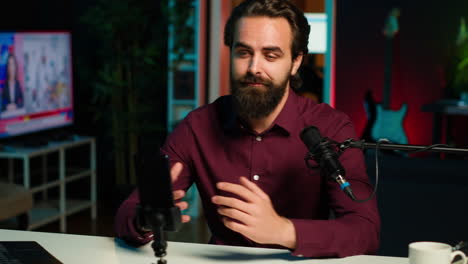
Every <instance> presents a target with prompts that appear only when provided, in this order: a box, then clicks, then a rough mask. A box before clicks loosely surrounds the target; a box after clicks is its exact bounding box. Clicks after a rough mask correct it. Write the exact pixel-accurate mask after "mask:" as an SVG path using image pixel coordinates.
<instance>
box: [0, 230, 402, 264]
mask: <svg viewBox="0 0 468 264" xmlns="http://www.w3.org/2000/svg"><path fill="white" fill-rule="evenodd" d="M0 241H36V242H38V243H39V244H41V246H42V247H44V248H45V249H46V250H47V251H49V252H50V253H51V254H52V255H54V256H55V257H56V258H57V259H59V260H60V261H61V262H63V263H66V264H73V263H77V264H78V263H79V264H82V263H89V264H92V263H99V264H102V263H107V264H112V263H133V264H139V263H141V264H150V263H155V262H156V258H155V257H154V253H153V250H152V248H151V246H150V244H147V245H145V246H142V247H139V248H133V247H130V246H128V245H126V244H125V243H124V242H123V241H122V240H120V239H116V238H112V237H97V236H82V235H69V234H57V233H42V232H31V231H16V230H4V229H0ZM166 259H167V261H168V264H178V263H181V264H198V263H199V264H210V263H231V264H233V263H235V264H240V263H252V264H261V263H265V264H266V263H268V264H280V263H291V262H294V263H307V264H408V259H407V258H398V257H380V256H353V257H348V258H343V259H306V258H298V257H293V256H291V254H290V253H289V251H287V250H280V249H260V248H248V247H231V246H217V245H206V244H193V243H180V242H169V245H168V256H167V257H166Z"/></svg>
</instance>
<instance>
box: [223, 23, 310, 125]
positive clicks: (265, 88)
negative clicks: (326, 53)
mask: <svg viewBox="0 0 468 264" xmlns="http://www.w3.org/2000/svg"><path fill="white" fill-rule="evenodd" d="M292 38H293V37H292V32H291V26H290V25H289V22H288V21H287V20H286V19H284V18H270V17H265V16H254V17H242V18H241V19H239V21H238V22H237V24H236V30H235V32H234V38H233V43H232V47H231V74H230V81H231V94H232V95H233V99H234V100H233V101H234V106H235V107H236V111H237V113H238V115H239V116H240V118H241V119H243V120H245V121H249V120H256V119H262V118H265V117H267V116H269V115H270V114H271V113H272V112H273V111H274V110H275V109H276V108H277V106H278V105H279V104H280V103H281V101H282V99H283V96H285V93H286V91H287V89H288V87H289V80H290V77H291V76H292V75H294V74H296V73H297V69H298V68H299V66H300V64H301V61H302V56H297V57H296V58H293V57H292V54H291V45H292Z"/></svg>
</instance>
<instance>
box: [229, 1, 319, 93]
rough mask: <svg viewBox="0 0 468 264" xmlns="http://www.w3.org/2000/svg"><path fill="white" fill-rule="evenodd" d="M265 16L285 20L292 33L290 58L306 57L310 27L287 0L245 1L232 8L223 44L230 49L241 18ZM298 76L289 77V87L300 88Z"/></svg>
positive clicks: (301, 14) (300, 13) (302, 14)
mask: <svg viewBox="0 0 468 264" xmlns="http://www.w3.org/2000/svg"><path fill="white" fill-rule="evenodd" d="M256 16H266V17H270V18H285V19H286V20H287V21H288V23H289V25H290V26H291V31H292V37H293V39H292V46H291V53H292V58H293V59H295V58H296V57H297V56H299V55H300V54H302V55H304V56H305V55H307V52H308V49H307V44H308V43H309V32H310V26H309V24H308V23H307V19H306V18H305V16H304V13H303V12H302V11H301V10H300V9H299V8H297V7H296V6H295V5H294V4H293V3H291V2H290V1H288V0H246V1H244V2H242V3H241V4H240V5H238V6H237V7H235V8H234V10H233V11H232V13H231V16H230V17H229V19H228V21H227V22H226V26H225V27H224V44H225V45H227V46H229V47H230V48H232V44H233V43H232V42H233V39H234V30H235V28H236V24H237V22H238V21H239V19H241V18H242V17H256ZM301 84H302V81H301V78H300V77H299V74H298V73H296V75H294V76H291V78H290V85H291V87H292V88H293V89H297V88H299V87H300V86H301Z"/></svg>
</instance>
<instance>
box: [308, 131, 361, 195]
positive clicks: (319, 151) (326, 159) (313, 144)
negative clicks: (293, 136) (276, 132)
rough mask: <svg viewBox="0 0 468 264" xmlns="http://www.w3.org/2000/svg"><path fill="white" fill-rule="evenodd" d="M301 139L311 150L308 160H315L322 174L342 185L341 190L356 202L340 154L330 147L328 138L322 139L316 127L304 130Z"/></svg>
mask: <svg viewBox="0 0 468 264" xmlns="http://www.w3.org/2000/svg"><path fill="white" fill-rule="evenodd" d="M300 137H301V140H302V142H304V144H305V145H306V147H307V149H308V150H309V153H310V157H308V158H312V159H314V160H315V162H317V164H319V167H320V168H321V170H322V172H323V173H324V174H325V175H327V176H328V177H330V178H331V179H333V180H334V181H336V182H337V183H338V184H339V185H340V188H341V190H343V191H344V193H345V194H346V195H348V196H349V197H350V198H351V199H353V200H354V201H356V197H355V196H354V194H353V190H352V189H351V185H350V184H349V182H347V181H346V179H345V178H344V176H345V174H346V172H345V170H344V168H343V166H342V165H341V163H340V162H339V160H338V154H337V153H336V151H335V150H334V149H333V148H332V147H331V146H330V142H329V141H328V138H322V136H321V135H320V132H319V130H318V128H316V127H314V126H309V127H306V128H304V129H303V130H302V132H301V134H300ZM308 158H306V160H307V159H308Z"/></svg>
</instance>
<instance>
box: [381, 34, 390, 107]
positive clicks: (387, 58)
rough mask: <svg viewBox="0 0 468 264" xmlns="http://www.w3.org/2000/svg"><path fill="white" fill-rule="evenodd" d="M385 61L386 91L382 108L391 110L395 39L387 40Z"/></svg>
mask: <svg viewBox="0 0 468 264" xmlns="http://www.w3.org/2000/svg"><path fill="white" fill-rule="evenodd" d="M384 56H385V58H384V59H385V61H384V87H383V88H384V89H383V99H382V107H383V108H384V109H390V97H391V94H392V66H393V38H387V39H386V40H385V55H384Z"/></svg>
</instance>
